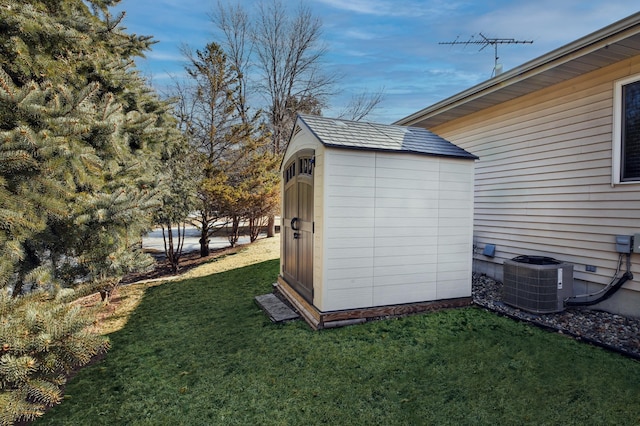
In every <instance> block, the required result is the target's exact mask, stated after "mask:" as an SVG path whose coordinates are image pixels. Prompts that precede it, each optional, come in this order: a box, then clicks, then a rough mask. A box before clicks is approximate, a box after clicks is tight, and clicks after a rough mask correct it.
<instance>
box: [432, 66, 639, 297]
mask: <svg viewBox="0 0 640 426" xmlns="http://www.w3.org/2000/svg"><path fill="white" fill-rule="evenodd" d="M634 74H640V57H636V58H634V59H632V60H628V61H624V62H622V63H619V64H616V65H612V66H609V67H607V68H604V69H601V70H598V71H594V72H592V73H589V74H586V75H584V76H581V77H579V78H575V79H573V80H570V81H567V82H565V83H561V84H558V85H555V86H552V87H550V88H547V89H544V90H540V91H539V92H536V93H533V94H530V95H526V96H522V97H520V98H517V99H514V100H512V101H509V102H506V103H504V104H501V105H498V106H495V107H492V108H488V109H486V110H484V111H481V112H479V113H475V114H473V115H470V116H467V117H465V118H462V119H458V120H455V121H452V122H449V123H447V124H445V125H442V126H439V127H437V128H433V129H430V130H432V131H433V132H435V133H436V134H438V135H440V136H442V137H443V138H445V139H447V140H449V141H451V142H453V143H454V144H456V145H458V146H460V147H461V148H463V149H465V150H467V151H469V152H472V153H473V154H475V155H477V156H479V157H480V160H479V161H478V162H477V163H476V167H475V219H474V238H475V242H476V244H477V246H478V249H479V250H477V252H476V254H475V255H474V257H475V258H476V259H478V260H482V261H487V262H493V263H496V264H502V262H503V261H504V260H505V259H510V258H512V257H515V256H518V255H545V256H551V257H555V258H558V259H560V260H563V261H567V262H571V263H573V264H574V265H575V268H574V270H575V273H574V276H575V278H576V279H579V280H584V281H591V282H595V283H599V284H606V283H608V282H609V281H610V279H611V277H612V276H613V274H614V272H615V269H616V267H617V264H618V253H616V251H615V244H614V236H615V235H617V234H624V235H631V234H634V233H637V232H640V183H639V184H624V185H617V186H615V187H612V185H611V182H612V180H611V165H612V158H611V155H612V114H613V87H614V81H615V80H617V79H620V78H624V77H627V76H629V75H634ZM489 243H492V244H496V247H497V250H496V257H495V258H494V259H490V258H487V257H485V256H483V255H482V254H481V252H482V248H483V247H484V246H485V245H486V244H489ZM632 260H633V261H632V272H633V273H634V275H635V276H636V279H635V280H634V281H631V282H629V283H627V284H625V288H627V289H631V290H636V291H640V282H639V281H638V278H637V277H640V265H639V264H640V262H639V261H638V255H637V254H634V255H633V257H632ZM586 265H594V266H596V267H597V271H596V272H595V273H592V272H586V270H585V266H586ZM499 278H500V277H499Z"/></svg>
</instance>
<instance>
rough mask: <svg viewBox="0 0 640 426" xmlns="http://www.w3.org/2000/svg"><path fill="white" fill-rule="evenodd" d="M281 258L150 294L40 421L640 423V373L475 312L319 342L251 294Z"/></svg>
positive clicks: (354, 329)
mask: <svg viewBox="0 0 640 426" xmlns="http://www.w3.org/2000/svg"><path fill="white" fill-rule="evenodd" d="M277 271H278V261H277V260H274V261H267V262H263V263H260V264H257V265H253V266H248V267H244V268H240V269H236V270H232V271H229V272H224V273H219V274H215V275H211V276H209V277H204V278H195V279H190V280H184V281H179V282H178V281H177V282H169V283H166V284H163V285H161V286H158V287H153V288H150V289H148V290H147V292H146V294H145V296H144V298H143V300H142V302H141V304H140V306H139V307H138V308H137V309H136V310H135V312H134V313H133V314H132V316H131V318H130V319H129V322H128V323H127V325H126V326H125V327H124V328H123V329H122V330H120V331H118V332H115V333H113V334H112V335H111V336H110V337H111V341H112V349H111V350H110V351H109V353H108V355H107V357H106V358H105V359H104V360H103V361H101V362H99V363H97V364H95V365H93V366H91V367H88V368H86V369H84V370H82V371H81V372H80V374H79V375H78V376H76V377H75V378H74V379H73V380H72V381H71V382H70V383H69V385H68V386H67V389H66V399H65V401H64V402H63V403H62V404H61V405H60V406H57V407H55V408H54V409H53V410H51V411H50V412H48V413H47V414H46V415H45V416H44V417H43V418H42V419H40V420H39V421H38V422H37V424H40V423H42V424H60V425H97V424H105V425H125V424H126V425H320V424H324V425H422V424H452V425H461V424H474V425H476V424H487V425H495V424H505V425H518V424H535V425H541V424H550V425H560V424H562V425H569V424H577V425H578V424H579V425H584V424H594V425H596V424H597V425H603V424H616V425H622V424H639V423H640V363H638V362H635V361H633V360H630V359H626V358H624V357H622V356H620V355H617V354H613V353H609V352H606V351H605V350H603V349H600V348H596V347H591V346H588V345H586V344H583V343H579V342H575V341H573V340H571V339H569V338H566V337H563V336H561V335H558V334H553V333H549V332H545V331H542V330H539V329H537V328H535V327H532V326H529V325H526V324H523V323H517V322H514V321H512V320H510V319H506V318H502V317H498V316H496V315H494V314H491V313H488V312H484V311H482V310H480V309H477V308H473V307H470V308H464V309H457V310H449V311H442V312H437V313H429V314H425V315H416V316H412V317H408V318H402V319H392V320H385V321H377V322H370V323H367V324H365V325H357V326H351V327H345V328H340V329H332V330H324V331H320V332H314V331H311V330H310V329H309V327H308V326H307V325H306V324H305V323H303V322H301V321H296V322H294V323H289V324H286V325H274V324H271V323H270V322H269V320H268V319H267V318H266V316H265V315H264V314H263V313H262V311H261V310H260V309H259V308H258V307H257V306H256V305H255V304H254V301H253V297H254V296H256V295H258V294H264V293H267V292H269V291H270V290H271V283H272V282H273V281H274V280H275V278H276V275H277Z"/></svg>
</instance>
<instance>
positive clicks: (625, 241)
mask: <svg viewBox="0 0 640 426" xmlns="http://www.w3.org/2000/svg"><path fill="white" fill-rule="evenodd" d="M631 238H632V237H631V235H616V251H617V252H618V253H631Z"/></svg>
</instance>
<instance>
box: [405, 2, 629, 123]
mask: <svg viewBox="0 0 640 426" xmlns="http://www.w3.org/2000/svg"><path fill="white" fill-rule="evenodd" d="M638 55H640V13H637V14H635V15H632V16H631V17H629V18H627V19H624V20H622V21H619V22H617V23H615V24H612V25H610V26H608V27H605V28H604V29H602V30H600V31H598V32H595V33H593V34H590V35H588V36H586V37H583V38H581V39H579V40H577V41H575V42H574V43H571V44H568V45H566V46H564V47H561V48H559V49H557V50H554V51H552V52H550V53H548V54H546V55H543V56H541V57H539V58H537V59H534V60H532V61H529V62H527V63H525V64H523V65H521V66H519V67H517V68H514V69H512V70H509V71H507V72H505V73H503V74H500V75H498V76H497V77H494V78H492V79H490V80H487V81H485V82H483V83H480V84H478V85H476V86H474V87H472V88H470V89H467V90H465V91H463V92H460V93H458V94H456V95H454V96H452V97H450V98H448V99H445V100H443V101H441V102H438V103H436V104H434V105H432V106H430V107H427V108H425V109H423V110H421V111H418V112H416V113H415V114H412V115H410V116H408V117H405V118H403V119H401V120H399V121H397V122H396V123H395V124H401V125H411V126H419V127H424V128H427V129H429V128H433V127H435V126H438V125H440V124H443V123H446V122H448V121H451V120H455V119H457V118H460V117H464V116H466V115H469V114H472V113H474V112H478V111H481V110H483V109H485V108H489V107H491V106H494V105H498V104H500V103H503V102H506V101H509V100H512V99H515V98H518V97H520V96H523V95H526V94H529V93H532V92H535V91H537V90H540V89H544V88H546V87H549V86H552V85H554V84H558V83H561V82H563V81H567V80H570V79H572V78H575V77H578V76H580V75H583V74H586V73H589V72H591V71H595V70H597V69H600V68H604V67H606V66H609V65H612V64H615V63H616V62H620V61H623V60H626V59H629V58H632V57H634V56H638Z"/></svg>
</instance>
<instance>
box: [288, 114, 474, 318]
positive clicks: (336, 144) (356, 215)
mask: <svg viewBox="0 0 640 426" xmlns="http://www.w3.org/2000/svg"><path fill="white" fill-rule="evenodd" d="M476 159H477V157H476V156H474V155H473V154H470V153H469V152H467V151H465V150H463V149H461V148H459V147H457V146H455V145H453V144H452V143H450V142H448V141H446V140H445V139H442V138H441V137H439V136H437V135H435V134H434V133H432V132H430V131H428V130H426V129H423V128H419V127H407V126H399V125H384V124H376V123H365V122H354V121H346V120H338V119H332V118H325V117H319V116H313V115H299V116H298V118H297V120H296V123H295V126H294V129H293V132H292V135H291V138H290V140H289V143H288V146H287V149H286V152H285V155H284V158H283V162H282V167H281V171H282V184H281V185H282V188H281V189H282V191H281V193H282V210H281V214H282V225H281V239H282V243H281V244H282V247H281V258H280V259H281V260H280V274H279V277H278V283H277V284H276V290H277V291H280V292H281V293H282V294H283V295H284V296H286V297H287V298H288V299H289V301H291V303H293V304H294V305H295V306H296V308H297V309H298V310H299V311H300V312H301V313H302V315H303V316H304V317H305V319H306V320H307V322H309V324H310V325H311V326H312V327H314V328H316V329H318V328H325V327H331V326H335V325H341V324H347V323H353V322H361V321H365V320H366V319H367V318H373V317H381V316H390V315H400V314H407V313H413V312H419V311H424V310H431V309H434V308H439V307H444V306H461V305H466V304H468V303H470V301H471V270H472V251H473V187H474V183H473V178H474V160H476Z"/></svg>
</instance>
